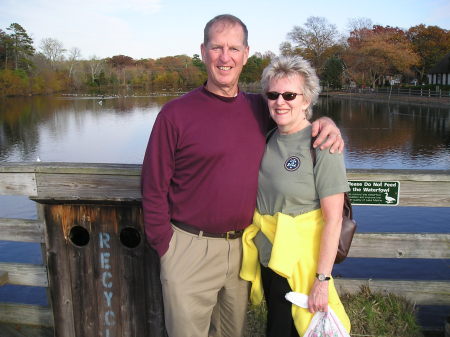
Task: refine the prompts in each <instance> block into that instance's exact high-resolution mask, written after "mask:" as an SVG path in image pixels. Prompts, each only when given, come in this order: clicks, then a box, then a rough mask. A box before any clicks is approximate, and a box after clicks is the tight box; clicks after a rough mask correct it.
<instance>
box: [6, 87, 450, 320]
mask: <svg viewBox="0 0 450 337" xmlns="http://www.w3.org/2000/svg"><path fill="white" fill-rule="evenodd" d="M170 99H173V97H167V96H166V97H105V98H100V97H88V96H76V97H74V96H70V97H69V96H65V97H62V96H61V97H27V98H6V99H1V100H0V162H23V161H28V162H35V161H36V160H40V161H42V162H90V163H130V164H135V163H141V162H142V159H143V156H144V151H145V147H146V145H147V141H148V137H149V133H150V130H151V127H152V125H153V122H154V120H155V118H156V116H157V114H158V112H159V110H160V108H161V106H162V105H163V104H164V103H165V102H167V101H168V100H170ZM319 115H326V116H329V117H331V118H332V119H333V120H334V121H335V122H336V123H337V125H338V126H339V128H340V129H341V131H342V135H343V137H344V139H345V141H346V151H345V162H346V165H347V168H370V169H377V168H378V169H427V170H449V169H450V107H448V108H442V107H426V106H419V105H406V104H393V103H391V104H389V105H388V104H386V103H376V102H366V101H360V100H359V101H358V100H345V99H337V98H325V97H323V98H321V99H320V101H319V103H318V104H317V106H316V107H315V116H319ZM354 211H355V218H356V219H357V221H358V223H359V227H358V231H360V232H385V231H387V232H416V231H418V232H433V233H449V232H450V226H449V219H450V207H447V208H421V207H386V206H384V207H367V206H356V207H354ZM0 217H10V218H31V219H33V218H36V212H35V205H34V203H33V202H31V201H29V200H28V199H27V198H24V197H11V196H0ZM424 219H426V221H424ZM0 261H1V262H23V263H42V259H41V251H40V246H39V245H37V244H29V243H13V242H7V241H0ZM333 274H335V275H341V276H345V277H361V278H392V279H420V280H430V279H433V280H447V281H450V268H449V261H448V260H411V259H398V260H394V259H348V260H347V261H346V262H345V263H344V264H342V265H337V266H336V267H335V268H334V273H333ZM4 301H17V302H22V303H31V304H45V303H46V301H47V299H46V294H45V291H43V289H39V288H27V287H18V286H10V285H8V286H4V287H0V302H4ZM423 312H424V314H423V315H425V316H427V315H428V316H430V315H432V313H431V314H430V313H429V312H426V310H424V311H423ZM425 319H429V317H428V318H425Z"/></svg>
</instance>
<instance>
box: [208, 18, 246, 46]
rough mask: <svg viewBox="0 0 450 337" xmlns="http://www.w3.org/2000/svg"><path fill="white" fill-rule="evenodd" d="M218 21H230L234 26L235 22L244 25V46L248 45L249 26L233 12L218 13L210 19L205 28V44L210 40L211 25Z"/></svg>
mask: <svg viewBox="0 0 450 337" xmlns="http://www.w3.org/2000/svg"><path fill="white" fill-rule="evenodd" d="M217 22H224V23H228V24H230V25H232V26H234V25H235V24H238V25H240V26H241V27H242V30H243V31H244V41H243V43H244V46H246V47H248V30H247V26H246V25H245V24H244V23H243V22H242V21H241V20H240V19H239V18H238V17H236V16H234V15H231V14H221V15H217V16H216V17H214V18H212V19H211V20H209V21H208V23H207V24H206V26H205V29H204V30H203V45H204V46H206V45H207V44H208V42H209V31H210V29H211V27H212V26H213V25H214V24H215V23H217Z"/></svg>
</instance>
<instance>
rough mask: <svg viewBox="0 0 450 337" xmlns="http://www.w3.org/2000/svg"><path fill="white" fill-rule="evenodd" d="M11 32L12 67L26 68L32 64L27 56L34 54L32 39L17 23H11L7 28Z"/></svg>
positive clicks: (16, 68)
mask: <svg viewBox="0 0 450 337" xmlns="http://www.w3.org/2000/svg"><path fill="white" fill-rule="evenodd" d="M6 29H7V30H9V31H10V32H11V33H10V34H9V38H10V39H11V52H12V56H13V62H14V69H15V70H18V69H25V70H28V69H29V68H30V66H31V65H32V63H31V61H30V60H29V57H31V56H33V55H34V51H35V50H34V47H33V39H32V38H31V37H30V36H29V35H28V34H27V32H26V30H25V29H24V28H23V27H22V26H21V25H19V24H18V23H12V24H11V25H10V26H9V27H8V28H6Z"/></svg>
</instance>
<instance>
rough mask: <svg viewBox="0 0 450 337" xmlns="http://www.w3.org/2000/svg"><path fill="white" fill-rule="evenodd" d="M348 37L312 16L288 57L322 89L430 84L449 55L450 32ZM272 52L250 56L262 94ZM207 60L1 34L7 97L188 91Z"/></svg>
mask: <svg viewBox="0 0 450 337" xmlns="http://www.w3.org/2000/svg"><path fill="white" fill-rule="evenodd" d="M348 28H349V33H348V34H346V35H342V34H340V33H339V32H338V30H337V28H336V26H335V25H334V24H332V23H330V22H328V21H327V19H325V18H323V17H314V16H312V17H309V18H308V19H307V21H306V22H305V23H304V24H303V25H300V26H294V27H293V28H292V30H291V31H290V32H288V33H287V40H286V41H284V42H282V43H281V44H280V50H279V53H280V54H281V55H301V56H303V57H304V58H306V59H308V60H309V61H310V62H311V63H312V65H313V66H314V67H315V68H316V69H317V72H318V74H319V77H320V79H321V81H322V85H324V86H326V87H331V88H341V87H343V86H351V85H353V86H368V87H376V86H382V85H387V84H392V83H400V82H401V83H412V82H415V83H418V84H425V83H427V73H428V71H429V70H430V69H431V68H432V67H433V66H434V65H435V64H436V63H437V62H438V61H439V60H440V59H441V58H443V57H444V56H445V55H446V54H447V53H448V52H450V31H449V30H446V29H442V28H440V27H438V26H426V25H423V24H419V25H417V26H414V27H411V28H409V29H407V30H406V29H401V28H398V27H390V26H380V25H374V24H372V22H371V20H370V19H366V18H358V19H351V20H349V24H348ZM274 56H275V54H274V53H273V52H270V51H268V52H265V53H264V54H262V53H255V54H253V55H252V56H250V57H249V59H248V62H247V64H246V66H245V67H244V70H243V72H242V75H241V77H240V82H241V85H242V86H244V87H246V88H254V89H255V90H257V89H258V88H259V85H258V82H259V80H260V76H261V73H262V70H263V69H264V68H265V67H266V66H267V64H269V62H270V60H271V58H273V57H274ZM206 77H207V76H206V69H205V66H204V64H203V63H202V61H201V59H200V56H199V55H198V54H194V55H193V56H192V57H190V56H187V55H177V56H167V57H161V58H158V59H151V58H148V59H139V60H135V59H133V58H132V57H130V56H126V55H115V56H112V57H108V58H104V59H101V58H98V57H96V56H95V55H94V56H90V57H89V58H85V59H83V58H82V57H81V50H80V49H79V48H77V47H73V48H71V49H69V50H67V49H65V48H64V45H63V43H62V42H61V41H58V40H56V39H54V38H50V37H49V38H45V39H43V40H42V41H40V44H39V47H38V49H37V50H36V48H35V47H34V46H33V39H32V38H31V37H30V36H29V35H28V33H27V32H26V30H25V29H24V28H23V27H22V26H21V25H20V24H18V23H12V24H11V25H10V26H9V27H7V28H6V30H2V29H0V95H1V96H8V95H35V94H50V93H55V92H73V91H77V92H86V91H93V92H101V91H104V92H107V91H108V92H112V91H117V90H132V91H142V92H145V93H151V92H161V91H186V90H190V89H192V88H195V87H197V86H199V85H201V84H202V83H203V82H204V81H205V80H206Z"/></svg>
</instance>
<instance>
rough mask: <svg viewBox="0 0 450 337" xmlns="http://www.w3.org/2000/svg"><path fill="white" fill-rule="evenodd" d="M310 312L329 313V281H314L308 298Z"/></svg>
mask: <svg viewBox="0 0 450 337" xmlns="http://www.w3.org/2000/svg"><path fill="white" fill-rule="evenodd" d="M308 310H309V312H310V313H315V312H316V311H323V312H327V311H328V281H322V282H321V281H319V280H318V279H315V280H314V284H313V286H312V288H311V292H310V293H309V296H308Z"/></svg>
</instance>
